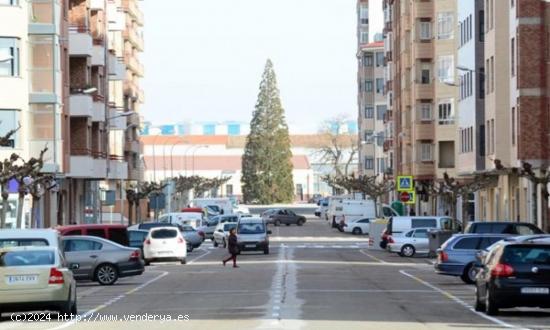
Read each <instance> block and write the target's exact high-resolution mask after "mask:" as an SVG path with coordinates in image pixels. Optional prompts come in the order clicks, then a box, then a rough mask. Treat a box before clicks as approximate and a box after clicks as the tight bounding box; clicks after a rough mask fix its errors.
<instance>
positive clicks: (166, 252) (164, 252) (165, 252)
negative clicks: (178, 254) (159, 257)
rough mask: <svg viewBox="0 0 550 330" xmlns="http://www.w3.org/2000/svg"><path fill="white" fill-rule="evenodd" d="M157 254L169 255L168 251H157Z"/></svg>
mask: <svg viewBox="0 0 550 330" xmlns="http://www.w3.org/2000/svg"><path fill="white" fill-rule="evenodd" d="M157 253H158V254H168V253H171V252H170V251H159V252H157Z"/></svg>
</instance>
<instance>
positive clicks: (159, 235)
mask: <svg viewBox="0 0 550 330" xmlns="http://www.w3.org/2000/svg"><path fill="white" fill-rule="evenodd" d="M176 236H178V232H177V230H174V229H159V230H155V231H153V232H152V233H151V238H154V239H166V238H175V237H176Z"/></svg>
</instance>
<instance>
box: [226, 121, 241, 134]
mask: <svg viewBox="0 0 550 330" xmlns="http://www.w3.org/2000/svg"><path fill="white" fill-rule="evenodd" d="M227 134H228V135H232V136H237V135H241V125H239V124H229V125H227Z"/></svg>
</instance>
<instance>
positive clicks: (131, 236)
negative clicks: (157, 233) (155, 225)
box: [128, 229, 149, 256]
mask: <svg viewBox="0 0 550 330" xmlns="http://www.w3.org/2000/svg"><path fill="white" fill-rule="evenodd" d="M147 234H149V231H148V230H142V229H130V230H128V240H129V242H130V243H129V245H128V246H129V247H133V248H137V249H140V250H141V256H143V242H144V241H145V239H146V238H147Z"/></svg>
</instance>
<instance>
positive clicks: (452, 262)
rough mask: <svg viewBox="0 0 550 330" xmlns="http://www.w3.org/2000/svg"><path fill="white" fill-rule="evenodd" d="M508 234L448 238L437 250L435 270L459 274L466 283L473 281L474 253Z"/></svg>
mask: <svg viewBox="0 0 550 330" xmlns="http://www.w3.org/2000/svg"><path fill="white" fill-rule="evenodd" d="M506 237H510V235H505V234H459V235H454V236H453V237H451V238H449V239H448V240H447V241H446V242H445V243H444V244H443V245H442V246H441V248H440V249H439V250H437V261H436V263H435V271H436V272H437V273H438V274H441V275H450V276H460V278H461V279H462V280H463V281H464V282H465V283H468V284H473V283H474V282H475V276H476V273H477V269H476V267H475V266H476V262H477V259H476V253H477V252H478V251H481V250H485V249H486V248H487V247H489V246H491V245H493V244H494V243H496V242H498V241H500V240H502V239H504V238H506Z"/></svg>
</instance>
